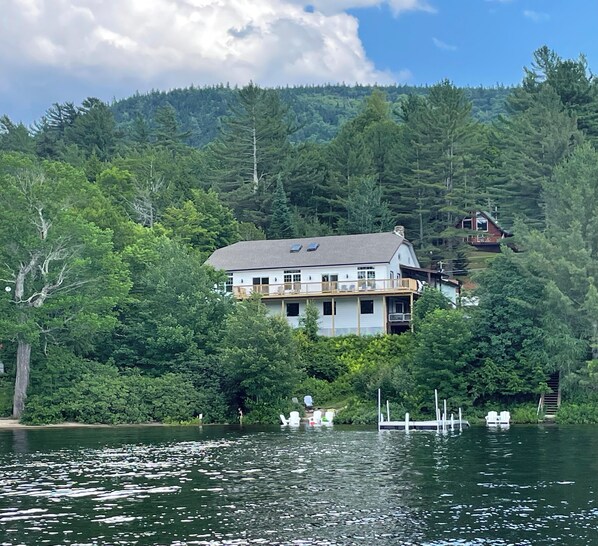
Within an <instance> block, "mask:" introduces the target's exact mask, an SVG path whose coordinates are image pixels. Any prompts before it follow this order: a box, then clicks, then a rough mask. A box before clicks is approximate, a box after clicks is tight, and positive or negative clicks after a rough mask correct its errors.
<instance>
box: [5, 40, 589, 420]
mask: <svg viewBox="0 0 598 546" xmlns="http://www.w3.org/2000/svg"><path fill="white" fill-rule="evenodd" d="M597 138H598V84H597V83H596V80H595V79H594V77H593V76H592V74H591V72H590V71H589V69H588V66H587V63H586V61H585V59H584V58H583V57H580V58H579V59H577V60H564V59H561V58H560V57H559V56H558V55H556V54H555V53H554V52H551V51H550V50H548V49H547V48H541V49H540V50H538V51H537V52H536V53H535V55H534V59H533V62H532V64H531V66H530V68H528V69H526V73H525V78H524V80H523V82H522V84H521V86H519V87H517V88H516V89H513V90H509V89H503V88H497V89H459V88H457V87H455V86H454V85H452V84H451V83H450V82H448V81H442V82H440V83H438V84H437V85H434V86H431V87H429V88H410V87H406V86H395V87H376V88H372V87H368V86H356V87H349V86H323V87H303V88H286V89H261V88H260V87H258V86H256V85H254V84H251V85H248V86H247V87H245V88H242V89H231V88H228V87H224V86H222V87H216V88H207V89H193V88H191V89H185V90H175V91H171V92H169V93H161V92H153V93H150V94H148V95H137V96H135V97H131V98H130V99H127V100H124V101H120V102H118V103H116V104H114V105H112V106H109V105H106V104H104V103H102V102H101V101H99V100H97V99H94V98H89V99H86V100H85V101H84V102H83V103H82V104H81V105H79V106H77V105H74V104H71V103H65V104H54V105H52V106H51V107H50V108H49V109H48V111H47V113H46V115H45V116H43V118H42V119H41V120H39V122H38V123H36V124H35V126H34V127H32V128H27V127H24V126H23V125H22V124H18V123H14V122H13V121H11V120H10V119H8V118H7V117H6V116H3V117H1V118H0V190H1V191H0V279H1V281H0V282H1V283H2V284H1V285H0V286H1V288H2V291H1V294H2V295H1V296H0V361H2V362H3V363H4V365H5V369H6V374H5V375H4V376H1V377H0V411H1V412H2V413H3V414H6V415H8V414H10V413H11V412H12V413H13V414H14V415H15V416H17V417H20V418H23V419H24V420H25V421H27V422H31V423H41V422H51V421H64V420H76V421H82V422H89V423H96V422H107V423H120V422H139V421H151V420H157V421H189V420H191V419H193V418H195V417H196V416H197V415H198V414H200V413H202V414H203V415H204V420H205V421H207V422H210V421H219V422H224V421H227V420H229V421H230V420H233V419H237V418H238V412H239V411H241V412H244V414H245V415H246V418H247V419H248V420H249V421H250V422H251V421H254V422H255V421H261V422H266V421H274V420H276V419H277V415H278V413H279V412H280V411H285V412H286V411H288V410H289V409H291V408H292V407H293V405H292V402H291V400H292V398H293V397H294V396H296V397H299V398H300V397H302V396H303V395H304V394H306V393H310V394H312V396H313V397H314V399H315V400H316V402H317V404H318V405H333V406H335V407H337V408H341V407H342V408H344V409H343V410H342V411H341V413H340V414H339V419H340V420H343V421H345V422H366V421H368V420H372V419H375V411H374V409H373V405H372V403H373V401H374V400H375V393H376V390H377V389H378V388H382V389H383V390H384V392H385V394H386V396H388V397H389V398H390V400H391V401H392V407H393V411H396V412H399V413H400V412H403V411H410V412H411V413H412V415H414V416H417V415H418V414H422V415H423V414H426V413H428V412H429V410H430V405H431V400H432V392H433V389H434V388H439V389H440V394H441V396H443V397H447V398H449V399H450V400H451V401H452V402H451V403H452V404H453V405H462V406H464V407H466V408H468V409H469V411H471V412H472V414H476V413H478V412H480V411H482V409H483V408H484V407H485V406H487V405H491V404H495V403H498V402H500V404H501V405H502V406H510V405H516V404H523V405H522V406H520V407H519V409H517V410H516V411H517V412H518V413H517V415H519V419H520V420H522V421H529V420H533V415H532V414H533V411H534V409H533V408H534V406H535V403H536V401H537V398H538V396H539V395H540V394H541V393H542V392H545V391H546V389H547V379H548V376H549V375H550V374H551V373H554V372H556V371H558V372H560V373H561V375H562V377H563V383H562V384H563V394H564V397H565V398H566V400H567V401H568V403H569V405H567V404H565V405H564V406H563V412H562V415H561V419H562V420H563V421H571V420H582V421H595V420H597V419H598V418H596V416H595V412H594V411H593V410H592V409H591V404H592V403H593V402H595V401H597V400H598V373H597V372H596V368H597V364H596V363H597V362H598V320H596V317H597V316H598V285H597V284H596V283H597V282H598V270H597V264H598V256H596V252H597V248H598V244H597V241H596V240H595V239H596V237H597V235H596V233H598V230H597V229H596V222H597V220H596V218H598V187H597V186H596V183H595V181H596V179H597V178H598V170H597V169H598V167H597V165H598V152H597V151H596V149H595V145H596V142H597ZM476 210H486V211H490V212H492V213H493V214H498V215H500V219H501V222H502V223H503V224H504V225H505V226H506V227H508V228H512V229H514V231H515V232H516V234H517V236H516V238H515V248H516V250H517V252H512V251H507V250H506V249H505V252H504V253H503V254H501V255H499V256H498V257H496V258H495V259H494V260H493V261H492V262H491V264H490V266H489V267H488V269H486V270H485V271H482V272H479V274H477V275H476V272H475V271H472V272H469V273H471V276H472V278H473V279H474V281H475V283H476V285H477V292H476V294H475V295H476V297H477V301H478V302H479V304H478V305H476V306H471V307H464V308H461V309H459V308H458V309H455V308H452V307H451V306H450V305H449V304H448V302H447V301H446V300H444V298H443V296H442V295H441V294H439V293H437V292H434V291H426V292H425V293H424V294H423V295H422V297H421V298H419V300H418V302H417V305H416V308H415V310H414V321H413V331H412V332H408V333H406V334H403V335H400V336H379V337H364V338H359V337H353V336H348V337H345V338H334V339H327V338H321V337H319V336H318V335H317V323H318V320H319V317H318V316H317V312H316V311H315V308H311V307H308V310H307V312H306V315H305V316H304V317H302V318H301V321H300V323H301V326H300V328H298V329H296V330H292V329H290V328H289V326H288V325H287V324H286V322H285V321H283V320H281V319H280V318H278V317H273V316H269V315H268V314H267V313H266V312H265V309H264V307H263V306H262V305H261V303H260V301H259V300H250V301H247V302H244V303H242V304H235V302H234V301H233V299H232V298H231V296H230V294H228V293H226V292H225V291H224V290H221V287H222V286H223V283H224V282H225V280H226V278H225V276H224V275H223V273H222V272H217V271H213V270H211V269H210V268H208V267H206V266H204V265H203V263H204V261H205V258H206V257H207V256H208V255H209V254H210V253H211V252H212V251H214V250H215V249H216V248H220V247H222V246H225V245H228V244H232V243H234V242H236V241H239V240H249V239H261V238H264V237H266V236H267V237H270V238H280V237H291V236H312V235H328V234H345V233H362V232H373V231H384V230H388V229H391V227H392V226H393V225H396V224H400V225H403V226H405V228H406V232H407V237H408V239H409V240H410V241H412V242H413V244H414V246H415V248H416V251H417V252H418V254H419V256H420V260H421V262H422V265H423V266H426V267H438V268H440V267H442V268H444V270H445V271H446V272H447V273H449V274H451V273H456V272H459V273H468V271H467V270H468V265H467V264H468V259H469V258H471V257H472V252H473V251H472V250H471V248H469V247H467V246H466V245H465V244H464V242H463V233H462V231H459V230H457V229H456V226H457V223H458V221H459V220H460V218H462V217H463V215H465V214H469V213H472V212H474V211H476ZM588 404H589V405H588ZM530 408H531V409H530ZM576 416H577V417H576Z"/></svg>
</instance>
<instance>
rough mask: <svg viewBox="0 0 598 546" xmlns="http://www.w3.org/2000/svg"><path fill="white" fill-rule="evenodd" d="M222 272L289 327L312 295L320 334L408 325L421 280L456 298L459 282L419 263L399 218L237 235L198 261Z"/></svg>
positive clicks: (231, 287) (229, 285)
mask: <svg viewBox="0 0 598 546" xmlns="http://www.w3.org/2000/svg"><path fill="white" fill-rule="evenodd" d="M206 263H207V264H209V265H211V266H212V267H214V268H216V269H220V270H224V271H226V272H227V275H228V280H227V282H226V287H225V290H226V291H227V292H230V293H232V294H233V296H234V297H235V298H237V299H244V298H247V297H248V296H250V295H251V294H252V293H255V292H258V293H259V294H261V296H262V301H263V303H264V304H265V305H266V306H267V308H268V309H269V311H270V312H271V313H280V314H282V315H283V316H284V317H286V319H287V321H288V322H289V323H290V324H291V325H292V326H295V327H297V326H298V325H299V319H300V317H301V316H302V315H303V314H304V313H305V306H306V304H307V302H308V301H312V302H314V303H315V305H316V306H317V309H318V311H319V314H320V321H319V326H320V334H321V335H325V336H338V335H345V334H357V335H371V334H379V333H400V332H403V331H405V330H407V329H409V328H410V324H411V311H412V309H413V303H414V301H415V300H416V299H417V298H418V297H419V295H420V294H421V292H422V290H423V288H424V287H425V286H426V285H429V286H432V287H435V288H437V289H439V290H441V291H442V292H443V293H444V294H445V295H446V296H447V297H448V298H449V299H450V300H451V301H453V302H456V300H457V297H458V292H459V282H458V281H456V280H453V279H449V278H448V277H446V276H445V275H443V274H441V273H440V272H438V271H433V270H430V269H424V268H421V267H420V265H419V262H418V260H417V256H416V255H415V251H414V249H413V246H412V245H411V243H409V242H408V241H407V240H406V239H405V237H404V232H403V229H402V227H401V226H397V227H396V228H395V230H394V231H393V232H387V233H369V234H362V235H337V236H329V237H305V238H301V239H277V240H263V241H242V242H239V243H235V244H233V245H229V246H227V247H224V248H221V249H219V250H216V251H215V252H214V253H213V254H212V255H211V256H210V258H209V259H208V260H207V262H206Z"/></svg>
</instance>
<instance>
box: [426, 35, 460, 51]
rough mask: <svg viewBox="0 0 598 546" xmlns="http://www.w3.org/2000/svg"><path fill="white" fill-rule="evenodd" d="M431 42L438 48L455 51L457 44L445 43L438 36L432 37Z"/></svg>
mask: <svg viewBox="0 0 598 546" xmlns="http://www.w3.org/2000/svg"><path fill="white" fill-rule="evenodd" d="M432 42H433V43H434V45H435V46H436V47H437V48H438V49H444V50H445V51H457V46H455V45H451V44H447V43H446V42H443V41H442V40H439V39H438V38H432Z"/></svg>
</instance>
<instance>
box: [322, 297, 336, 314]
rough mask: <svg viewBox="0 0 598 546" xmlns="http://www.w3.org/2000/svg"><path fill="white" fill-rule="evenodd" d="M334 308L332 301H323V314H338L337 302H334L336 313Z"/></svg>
mask: <svg viewBox="0 0 598 546" xmlns="http://www.w3.org/2000/svg"><path fill="white" fill-rule="evenodd" d="M332 309H333V307H332V302H331V301H324V302H322V315H324V316H329V317H330V316H332V315H333V314H334V315H336V302H334V313H333V312H332Z"/></svg>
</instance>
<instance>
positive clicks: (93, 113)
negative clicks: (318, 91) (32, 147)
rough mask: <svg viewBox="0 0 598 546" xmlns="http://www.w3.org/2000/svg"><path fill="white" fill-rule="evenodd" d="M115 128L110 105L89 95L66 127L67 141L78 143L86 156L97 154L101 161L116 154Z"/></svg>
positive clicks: (68, 142)
mask: <svg viewBox="0 0 598 546" xmlns="http://www.w3.org/2000/svg"><path fill="white" fill-rule="evenodd" d="M115 129H116V123H115V122H114V117H113V115H112V112H111V110H110V108H109V106H108V105H107V104H106V103H104V102H102V101H101V100H100V99H96V98H94V97H89V98H87V99H85V100H84V101H83V102H82V103H81V106H80V107H79V108H78V109H77V116H76V117H75V119H74V121H73V123H72V124H71V125H69V126H67V127H66V128H65V133H64V136H65V142H66V144H75V145H77V146H78V147H79V148H80V149H81V150H82V151H83V153H84V154H85V157H90V156H91V155H92V154H96V155H97V157H98V158H99V159H100V160H101V161H107V160H109V159H111V158H112V156H113V154H114V150H115V146H116V133H115Z"/></svg>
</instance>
